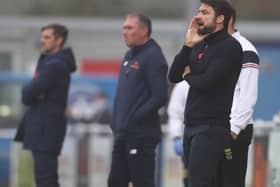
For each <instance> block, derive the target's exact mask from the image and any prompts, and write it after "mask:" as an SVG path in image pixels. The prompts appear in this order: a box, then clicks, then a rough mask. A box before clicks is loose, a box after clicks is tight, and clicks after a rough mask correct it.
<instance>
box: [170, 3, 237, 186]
mask: <svg viewBox="0 0 280 187" xmlns="http://www.w3.org/2000/svg"><path fill="white" fill-rule="evenodd" d="M200 2H201V6H200V7H199V10H198V13H197V15H196V16H194V17H193V19H192V21H191V23H190V25H189V28H188V31H187V33H186V40H185V44H184V46H183V48H182V49H181V51H180V52H179V54H178V55H177V56H176V57H175V59H174V62H173V64H172V66H171V68H170V72H169V80H170V81H171V82H174V83H177V82H180V81H182V80H185V81H187V82H188V84H189V85H190V89H189V94H188V99H187V103H186V108H185V113H184V118H185V121H184V123H185V130H184V143H183V147H184V159H185V164H186V167H187V168H188V169H189V173H188V175H189V187H212V186H216V185H217V174H218V170H219V167H220V165H221V161H222V159H223V156H224V154H225V155H226V158H227V159H231V156H232V155H231V149H230V143H231V141H232V136H231V131H230V121H229V120H230V117H229V116H230V110H231V105H232V98H233V93H234V88H235V85H236V82H237V79H238V76H239V73H240V70H241V62H242V61H241V60H242V49H241V46H240V44H239V43H238V41H236V40H235V39H234V38H233V37H232V36H231V35H229V34H228V32H227V26H228V22H229V19H230V16H231V11H232V7H231V5H230V4H229V3H228V2H227V1H224V0H201V1H200Z"/></svg>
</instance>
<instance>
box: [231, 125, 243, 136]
mask: <svg viewBox="0 0 280 187" xmlns="http://www.w3.org/2000/svg"><path fill="white" fill-rule="evenodd" d="M230 130H231V131H232V132H234V133H235V134H237V135H238V134H239V133H240V131H241V130H242V129H241V128H240V127H238V126H236V125H234V124H231V127H230Z"/></svg>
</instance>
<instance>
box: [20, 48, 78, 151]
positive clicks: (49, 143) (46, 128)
mask: <svg viewBox="0 0 280 187" xmlns="http://www.w3.org/2000/svg"><path fill="white" fill-rule="evenodd" d="M75 70H76V65H75V59H74V55H73V52H72V50H71V49H70V48H67V49H62V50H60V51H59V52H57V53H56V54H53V55H50V56H46V55H41V56H40V58H39V61H38V64H37V68H36V72H35V75H34V78H33V79H32V80H31V81H30V82H29V83H28V84H26V85H25V86H24V87H23V89H22V102H23V104H24V105H26V106H28V110H27V111H26V113H25V115H24V117H23V119H22V121H21V124H20V125H19V128H18V132H17V137H16V140H23V143H24V148H26V149H30V150H39V151H48V152H54V153H60V151H61V148H62V144H63V140H64V137H65V133H66V124H67V122H66V116H65V109H66V104H67V97H68V90H69V84H70V74H71V73H72V72H74V71H75Z"/></svg>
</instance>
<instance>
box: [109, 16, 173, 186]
mask: <svg viewBox="0 0 280 187" xmlns="http://www.w3.org/2000/svg"><path fill="white" fill-rule="evenodd" d="M151 31H152V26H151V21H150V19H149V18H148V17H146V16H145V15H143V14H129V15H128V16H127V17H126V19H125V21H124V25H123V35H124V40H125V43H126V45H127V46H128V47H129V48H130V49H129V50H128V51H127V53H126V54H125V57H124V60H123V64H122V66H121V69H120V75H119V80H118V86H117V92H116V98H115V103H114V109H113V116H112V122H111V128H112V131H113V135H114V145H113V152H112V163H111V171H110V174H109V178H108V186H109V187H126V186H128V183H129V181H131V182H132V184H133V186H135V187H155V149H156V146H157V144H158V143H159V141H160V139H161V129H160V119H159V115H158V110H159V108H160V107H162V106H164V105H165V104H166V103H167V99H168V85H167V77H166V75H167V69H168V67H167V63H166V60H165V58H164V55H163V53H162V51H161V49H160V47H159V45H158V44H157V43H156V42H155V40H153V39H151V38H150V35H151Z"/></svg>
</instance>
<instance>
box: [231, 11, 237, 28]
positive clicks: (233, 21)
mask: <svg viewBox="0 0 280 187" xmlns="http://www.w3.org/2000/svg"><path fill="white" fill-rule="evenodd" d="M231 17H232V24H233V25H234V24H235V21H236V10H235V8H234V7H232V10H231Z"/></svg>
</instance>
